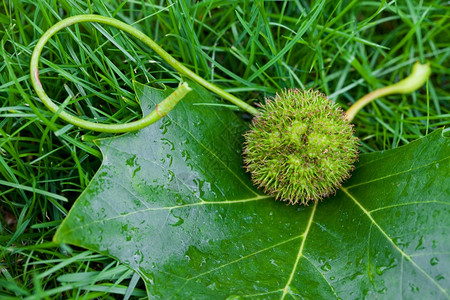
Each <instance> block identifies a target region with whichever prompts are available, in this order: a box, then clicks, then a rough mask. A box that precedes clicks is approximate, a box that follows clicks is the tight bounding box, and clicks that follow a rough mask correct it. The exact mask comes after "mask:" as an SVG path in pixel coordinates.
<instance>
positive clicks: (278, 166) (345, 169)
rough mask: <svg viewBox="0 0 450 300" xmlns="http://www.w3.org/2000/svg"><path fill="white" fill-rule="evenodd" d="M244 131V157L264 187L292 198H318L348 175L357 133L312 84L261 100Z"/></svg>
mask: <svg viewBox="0 0 450 300" xmlns="http://www.w3.org/2000/svg"><path fill="white" fill-rule="evenodd" d="M260 111H261V113H260V114H258V115H257V116H255V117H254V118H253V121H252V124H251V125H250V130H249V131H248V132H247V133H246V134H245V135H244V136H245V143H244V151H243V155H244V163H245V167H246V169H247V171H248V172H250V173H251V178H252V181H253V183H254V184H255V185H257V186H258V188H262V189H263V190H264V193H266V194H268V195H271V196H273V197H275V198H276V199H277V200H282V201H287V202H289V203H290V204H307V203H308V202H310V201H319V200H321V199H323V198H324V197H327V196H329V195H330V194H333V193H335V192H336V190H337V189H338V188H339V187H340V186H341V184H342V183H343V182H344V181H345V180H346V179H348V178H349V177H350V175H351V172H352V171H353V169H354V163H355V161H356V160H357V158H358V148H357V146H358V139H357V138H356V137H355V136H354V135H353V133H354V129H353V125H352V124H350V123H349V121H348V120H346V116H345V113H344V111H343V110H342V109H341V108H340V107H339V106H338V105H336V104H335V103H334V102H333V101H331V100H330V99H328V98H327V97H326V96H325V95H323V94H321V93H320V92H318V91H313V90H298V89H290V90H285V91H282V92H280V93H278V94H276V96H275V97H273V98H271V99H266V103H265V104H264V105H262V106H261V110H260Z"/></svg>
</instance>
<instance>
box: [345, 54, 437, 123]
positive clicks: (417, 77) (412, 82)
mask: <svg viewBox="0 0 450 300" xmlns="http://www.w3.org/2000/svg"><path fill="white" fill-rule="evenodd" d="M430 74H431V68H430V64H421V63H419V62H416V63H415V64H414V65H413V67H412V71H411V75H409V76H408V77H407V78H405V79H403V80H401V81H399V82H397V83H395V84H393V85H389V86H386V87H383V88H380V89H378V90H375V91H373V92H371V93H369V94H367V95H365V96H364V97H362V98H361V99H359V100H358V101H356V102H355V103H354V104H353V105H352V106H351V107H350V108H349V109H348V110H347V112H346V113H345V114H346V117H347V120H348V121H349V122H351V121H352V120H353V119H354V118H355V116H356V114H357V113H358V111H359V110H360V109H361V108H363V107H364V106H366V105H367V104H369V103H370V102H372V101H373V100H375V99H377V98H380V97H383V96H386V95H391V94H408V93H412V92H414V91H415V90H417V89H418V88H420V87H421V86H422V85H423V84H424V83H425V82H426V81H427V79H428V77H429V76H430Z"/></svg>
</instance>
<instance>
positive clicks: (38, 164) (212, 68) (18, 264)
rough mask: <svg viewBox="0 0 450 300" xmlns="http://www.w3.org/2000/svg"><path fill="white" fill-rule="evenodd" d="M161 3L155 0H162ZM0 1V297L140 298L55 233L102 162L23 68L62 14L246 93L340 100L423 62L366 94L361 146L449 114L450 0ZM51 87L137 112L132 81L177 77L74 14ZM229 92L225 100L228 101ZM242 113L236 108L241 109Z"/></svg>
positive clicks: (93, 112)
mask: <svg viewBox="0 0 450 300" xmlns="http://www.w3.org/2000/svg"><path fill="white" fill-rule="evenodd" d="M163 3H164V4H163ZM313 3H314V4H313V5H312V4H311V3H310V1H303V0H293V1H230V0H217V1H197V2H194V1H187V0H179V1H177V2H173V1H155V3H153V1H137V0H131V1H119V0H111V1H106V0H91V1H78V0H63V1H50V0H38V1H31V0H22V1H19V0H5V1H3V2H2V3H1V4H0V5H1V6H0V211H1V214H0V224H1V226H0V264H1V275H0V298H6V299H7V298H11V299H12V298H17V297H19V298H42V299H53V298H57V299H71V298H83V299H92V298H99V299H109V298H123V297H125V298H139V297H145V287H144V286H143V283H142V281H140V280H139V277H138V276H137V275H136V274H135V273H133V272H132V271H130V270H129V269H128V268H126V266H124V265H121V264H120V263H117V262H115V261H114V260H113V259H111V258H108V257H105V256H102V255H99V254H95V253H92V252H90V251H86V250H83V249H79V248H75V247H71V246H68V245H61V246H59V245H56V244H53V243H52V242H51V240H52V236H53V234H54V233H55V230H56V228H57V227H58V225H59V224H60V222H61V220H62V219H63V218H64V216H65V215H66V214H67V212H68V210H69V209H70V207H71V205H72V204H73V202H74V201H75V199H76V198H77V196H78V195H79V194H80V193H81V192H82V191H83V190H84V188H85V187H86V186H87V185H88V183H89V181H90V179H91V178H92V177H93V176H94V174H95V172H96V170H97V169H98V167H99V166H100V163H101V154H100V152H99V151H98V149H97V148H96V147H95V145H94V144H93V143H92V139H93V138H98V137H106V136H109V135H108V134H99V133H95V132H89V131H87V130H81V129H79V128H76V127H73V126H71V125H68V124H66V123H64V122H63V121H61V120H58V119H57V118H55V117H54V116H53V115H52V114H51V113H50V112H49V111H48V110H47V109H46V108H45V107H44V106H43V105H42V103H41V102H40V101H39V99H38V98H37V97H36V95H35V93H34V91H33V89H32V87H31V84H30V77H29V61H30V56H31V52H32V50H33V47H34V46H35V44H36V42H37V40H38V39H39V37H40V36H41V35H42V33H43V32H44V31H45V30H46V29H48V28H49V27H50V26H51V25H52V24H54V23H56V22H57V21H59V20H60V19H62V18H64V17H67V16H71V15H76V14H82V13H97V14H102V15H105V16H113V17H116V18H118V19H120V20H122V21H125V22H127V23H130V24H133V25H134V26H136V27H137V28H139V29H140V30H142V31H143V32H145V33H147V34H149V35H150V36H151V37H153V38H154V39H155V40H156V41H157V42H158V43H159V44H160V45H163V46H164V48H165V49H166V51H168V52H169V53H171V54H172V55H173V56H175V57H176V58H177V59H179V60H180V61H182V62H183V63H184V64H185V65H186V66H187V67H189V68H191V69H192V70H193V71H195V72H196V73H198V74H199V75H201V76H203V77H204V78H205V79H207V80H209V81H211V82H214V83H215V84H217V85H219V86H221V87H223V88H225V89H226V90H227V91H229V92H232V93H233V94H235V95H236V96H238V97H240V98H241V99H244V100H246V101H248V102H249V103H256V102H260V101H263V99H264V97H269V96H272V95H274V93H275V92H276V91H278V90H280V89H283V88H291V87H300V88H306V89H309V88H317V89H319V90H320V91H322V92H324V93H326V94H328V95H329V96H330V97H331V99H333V100H335V101H337V102H338V103H340V104H341V105H342V106H343V107H344V108H348V107H349V105H350V104H351V103H353V102H354V101H356V100H357V99H359V98H360V97H361V96H363V95H364V94H366V93H367V92H369V91H372V90H374V89H376V88H379V87H381V86H383V85H386V84H389V83H393V82H396V81H398V80H400V79H402V78H404V77H406V76H407V75H408V74H409V72H410V70H411V66H412V64H413V63H414V62H415V61H417V60H419V61H422V62H425V61H429V62H430V63H431V66H432V70H433V74H432V76H431V80H429V82H428V84H427V85H426V86H424V87H423V88H421V89H420V90H419V91H417V92H415V93H413V94H411V95H401V96H400V95H393V96H389V97H387V98H383V99H379V100H377V101H376V102H374V103H372V104H370V105H369V106H367V107H365V108H364V110H363V111H362V112H360V113H359V114H358V116H357V117H356V119H355V120H354V123H355V126H356V127H355V128H356V135H357V136H358V137H359V138H360V141H361V151H362V152H371V151H378V150H384V149H391V148H395V147H398V146H400V145H403V144H406V143H409V142H410V141H413V140H415V139H417V138H420V137H422V136H424V135H426V134H428V133H429V132H431V131H433V130H434V129H436V128H441V127H448V126H449V124H450V118H449V117H450V103H449V100H450V81H449V79H450V73H449V67H450V64H449V61H450V59H449V57H450V40H449V36H450V22H449V19H450V8H449V6H448V3H446V1H438V0H435V1H426V0H425V1H413V0H403V1H397V2H394V1H389V2H387V1H381V3H380V2H379V1H360V0H354V1H313ZM41 62H42V65H41V76H40V78H41V81H42V82H43V85H44V87H45V90H46V91H47V93H48V94H49V96H50V97H51V98H53V99H56V100H55V101H60V103H62V102H64V101H67V107H66V109H67V110H69V111H71V112H72V113H73V114H76V115H78V116H81V117H85V118H88V119H90V120H92V119H96V120H98V121H99V122H104V123H114V122H129V121H132V120H136V119H138V118H140V117H141V112H140V109H139V105H138V103H137V102H136V99H135V97H134V92H133V81H139V82H143V83H147V84H149V85H152V86H156V87H158V86H161V85H162V84H166V85H171V86H175V85H177V84H178V82H179V81H180V76H179V74H177V73H176V72H174V70H173V69H171V68H170V67H169V66H168V65H167V64H166V63H165V62H164V61H162V60H161V59H160V58H159V57H158V56H156V55H154V54H153V53H152V51H151V50H149V49H148V48H147V47H146V46H144V45H142V44H141V43H139V42H138V41H136V40H135V39H133V38H130V37H129V36H127V35H125V34H122V33H120V32H118V31H117V30H115V29H114V28H109V27H107V26H100V25H80V26H77V25H75V26H71V27H70V28H69V29H65V30H64V31H62V32H60V33H58V34H57V35H56V36H55V37H53V38H52V39H51V42H50V43H49V44H48V46H47V47H46V50H44V52H43V54H42V58H41ZM225 104H228V103H225ZM243 117H246V116H245V115H244V116H243Z"/></svg>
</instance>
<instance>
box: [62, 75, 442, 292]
mask: <svg viewBox="0 0 450 300" xmlns="http://www.w3.org/2000/svg"><path fill="white" fill-rule="evenodd" d="M191 86H194V87H195V92H192V93H190V94H189V96H188V97H186V98H185V99H183V100H182V102H181V103H180V104H178V106H177V107H176V108H175V109H174V110H173V111H172V112H170V113H169V115H167V116H166V117H165V118H164V119H163V120H161V121H160V122H159V123H157V124H154V125H152V126H150V127H147V128H145V129H143V130H141V131H139V132H135V133H129V134H126V135H123V136H120V137H116V138H112V139H107V140H101V141H100V143H99V147H100V149H101V151H102V153H103V155H104V161H103V165H102V166H101V168H100V169H99V171H98V173H97V174H96V176H95V178H94V179H93V180H92V182H91V183H90V185H89V187H88V188H87V189H86V190H85V192H84V193H83V194H82V195H81V196H80V198H79V199H78V200H77V201H76V203H75V204H74V206H73V208H72V210H71V211H70V213H69V215H68V216H67V218H66V219H65V221H64V222H63V224H62V225H61V227H60V228H59V230H58V232H57V233H56V235H55V241H57V242H63V243H70V244H73V245H78V246H81V247H84V248H88V249H92V250H94V251H98V252H101V253H103V254H106V255H109V256H112V257H115V258H117V259H118V260H120V261H122V262H124V263H126V264H128V265H129V266H130V267H131V268H133V269H135V270H136V271H137V272H139V274H140V275H141V276H142V278H143V279H144V281H145V283H146V285H147V290H148V293H149V295H151V297H161V298H169V297H173V298H179V299H189V298H192V297H195V298H200V299H201V298H205V299H211V298H214V299H223V298H227V297H230V299H235V298H239V297H249V296H250V297H254V298H265V299H272V298H274V299H278V298H285V299H289V298H300V299H301V298H311V299H333V298H342V299H361V298H364V297H367V298H376V297H381V298H383V299H401V298H404V299H415V298H422V299H445V298H450V296H449V286H450V252H449V249H450V238H449V237H448V232H449V231H450V206H449V205H450V190H449V189H450V177H449V173H450V172H449V165H450V164H449V157H450V150H449V149H450V147H449V146H450V142H449V139H448V138H444V137H442V131H436V132H434V133H432V134H430V135H429V136H427V137H425V138H423V139H420V140H418V141H416V142H413V143H411V144H408V145H406V146H403V147H400V148H397V149H394V150H389V151H385V152H379V153H372V154H368V155H362V156H361V158H360V162H359V163H358V165H357V168H356V170H355V172H354V173H353V176H352V178H351V179H350V180H349V181H348V182H347V183H346V184H345V187H344V188H342V189H341V190H340V191H339V192H338V193H337V195H336V196H334V197H332V198H329V199H326V200H325V201H323V202H321V203H318V204H315V205H310V206H309V207H303V206H286V205H285V204H284V203H281V202H276V201H274V200H273V199H270V198H268V197H266V196H264V195H263V194H262V193H261V192H259V191H257V190H255V188H254V187H253V186H252V184H251V182H250V180H249V176H248V175H247V174H246V173H245V172H244V169H243V168H242V160H241V156H240V151H241V143H242V138H241V134H242V133H243V132H244V131H245V129H246V126H245V124H244V123H242V122H241V121H240V120H239V118H238V117H236V116H235V114H234V113H232V112H230V111H229V110H227V109H224V108H220V107H217V106H207V105H201V104H202V103H203V104H204V103H217V100H215V99H213V98H211V97H210V96H209V95H208V93H206V92H205V91H203V90H202V89H200V88H198V87H196V86H195V85H194V84H191ZM136 91H137V95H138V96H139V98H140V99H141V105H142V107H143V111H144V113H145V114H147V113H149V111H150V110H151V109H152V108H153V107H154V105H155V104H156V103H158V102H160V101H161V100H162V99H163V98H164V97H165V96H166V95H168V94H169V93H170V90H165V91H161V90H155V89H151V88H148V87H146V86H143V85H139V84H138V85H137V86H136Z"/></svg>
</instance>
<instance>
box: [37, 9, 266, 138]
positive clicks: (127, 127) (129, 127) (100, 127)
mask: <svg viewBox="0 0 450 300" xmlns="http://www.w3.org/2000/svg"><path fill="white" fill-rule="evenodd" d="M84 22H96V23H102V24H106V25H110V26H113V27H116V28H118V29H120V30H123V31H125V32H127V33H129V34H131V35H132V36H134V37H136V38H137V39H139V40H140V41H142V42H143V43H144V44H146V45H147V46H149V47H150V48H152V49H153V50H154V51H155V52H156V53H157V54H158V55H160V56H161V58H162V59H164V60H165V61H166V62H167V63H168V64H169V65H171V66H172V67H173V68H175V69H176V70H177V71H179V72H180V73H181V74H184V75H186V76H188V77H189V78H191V79H192V80H194V81H196V82H197V83H199V84H200V85H202V86H204V87H205V88H207V89H209V90H210V91H212V92H214V93H216V94H217V95H219V96H221V97H223V98H225V99H227V100H228V101H230V102H231V103H233V104H235V105H237V106H238V107H240V108H241V109H243V110H245V111H247V112H249V113H251V114H253V115H256V114H258V113H259V111H258V110H257V109H256V108H254V107H252V106H250V105H248V104H247V103H245V102H243V101H242V100H240V99H238V98H237V97H235V96H233V95H231V94H230V93H227V92H225V91H224V90H222V89H220V88H219V87H217V86H215V85H213V84H211V83H209V82H207V81H206V80H204V79H203V78H201V77H200V76H198V75H197V74H195V73H194V72H192V71H191V70H189V69H188V68H186V67H185V66H184V65H182V64H181V63H180V62H179V61H177V60H176V59H175V58H173V57H172V56H171V55H170V54H169V53H167V52H166V51H165V50H164V49H162V48H161V47H160V46H159V45H158V44H156V43H155V42H154V41H153V40H152V39H151V38H149V37H148V36H147V35H145V34H144V33H142V32H141V31H139V30H137V29H136V28H134V27H132V26H130V25H128V24H126V23H123V22H121V21H119V20H116V19H113V18H109V17H104V16H99V15H79V16H73V17H69V18H66V19H64V20H62V21H59V22H58V23H56V24H55V25H53V26H52V27H50V28H49V29H48V30H47V31H46V32H45V33H44V35H43V36H42V37H41V38H40V39H39V41H38V43H37V44H36V47H35V48H34V51H33V55H32V57H31V63H30V73H31V74H30V75H31V82H32V85H33V87H34V89H35V90H36V93H37V94H38V96H39V98H40V99H41V100H42V101H43V102H44V104H45V105H46V106H47V108H48V109H50V110H51V111H52V112H54V113H55V112H57V111H58V109H59V107H58V106H57V105H56V104H54V103H53V102H52V101H51V99H50V98H49V97H48V96H47V94H46V93H45V91H44V89H43V88H42V84H41V82H40V80H39V70H38V63H39V57H40V55H41V53H42V49H43V48H44V46H45V44H46V43H47V42H48V40H49V39H50V38H51V37H52V36H53V35H54V34H55V33H57V32H58V31H60V30H61V29H63V28H65V27H67V26H70V25H73V24H76V23H84ZM190 90H191V89H190V88H189V87H188V86H187V84H183V85H181V86H180V87H179V88H178V89H177V90H176V91H175V92H174V94H172V95H177V96H173V97H172V95H171V96H169V97H168V98H170V99H172V100H171V101H172V102H173V103H175V104H176V102H178V101H179V100H180V99H181V98H182V97H184V96H185V95H186V94H187V93H188V92H189V91H190ZM163 102H164V101H163ZM173 103H168V102H166V105H165V107H166V108H167V107H172V108H173V106H174V105H172V104H173ZM167 104H170V105H167ZM161 109H162V108H161V105H160V106H159V110H160V111H161ZM169 110H170V109H169ZM169 110H167V111H166V109H164V111H165V112H164V114H166V113H167V112H168V111H169ZM59 116H60V117H61V118H62V119H64V120H65V121H67V122H69V123H71V124H74V125H77V126H79V127H82V128H86V129H90V130H94V131H101V132H127V131H133V130H138V129H141V128H143V127H145V126H147V125H150V124H152V123H154V122H156V121H157V120H158V119H159V118H161V117H162V116H163V115H160V114H158V111H157V110H155V111H153V112H152V113H151V114H150V115H148V116H146V117H144V118H143V119H141V120H139V121H136V122H132V123H128V124H118V125H107V124H99V123H93V122H89V121H86V120H82V119H80V118H77V117H75V116H73V115H70V114H68V113H66V112H65V111H60V112H59Z"/></svg>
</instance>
